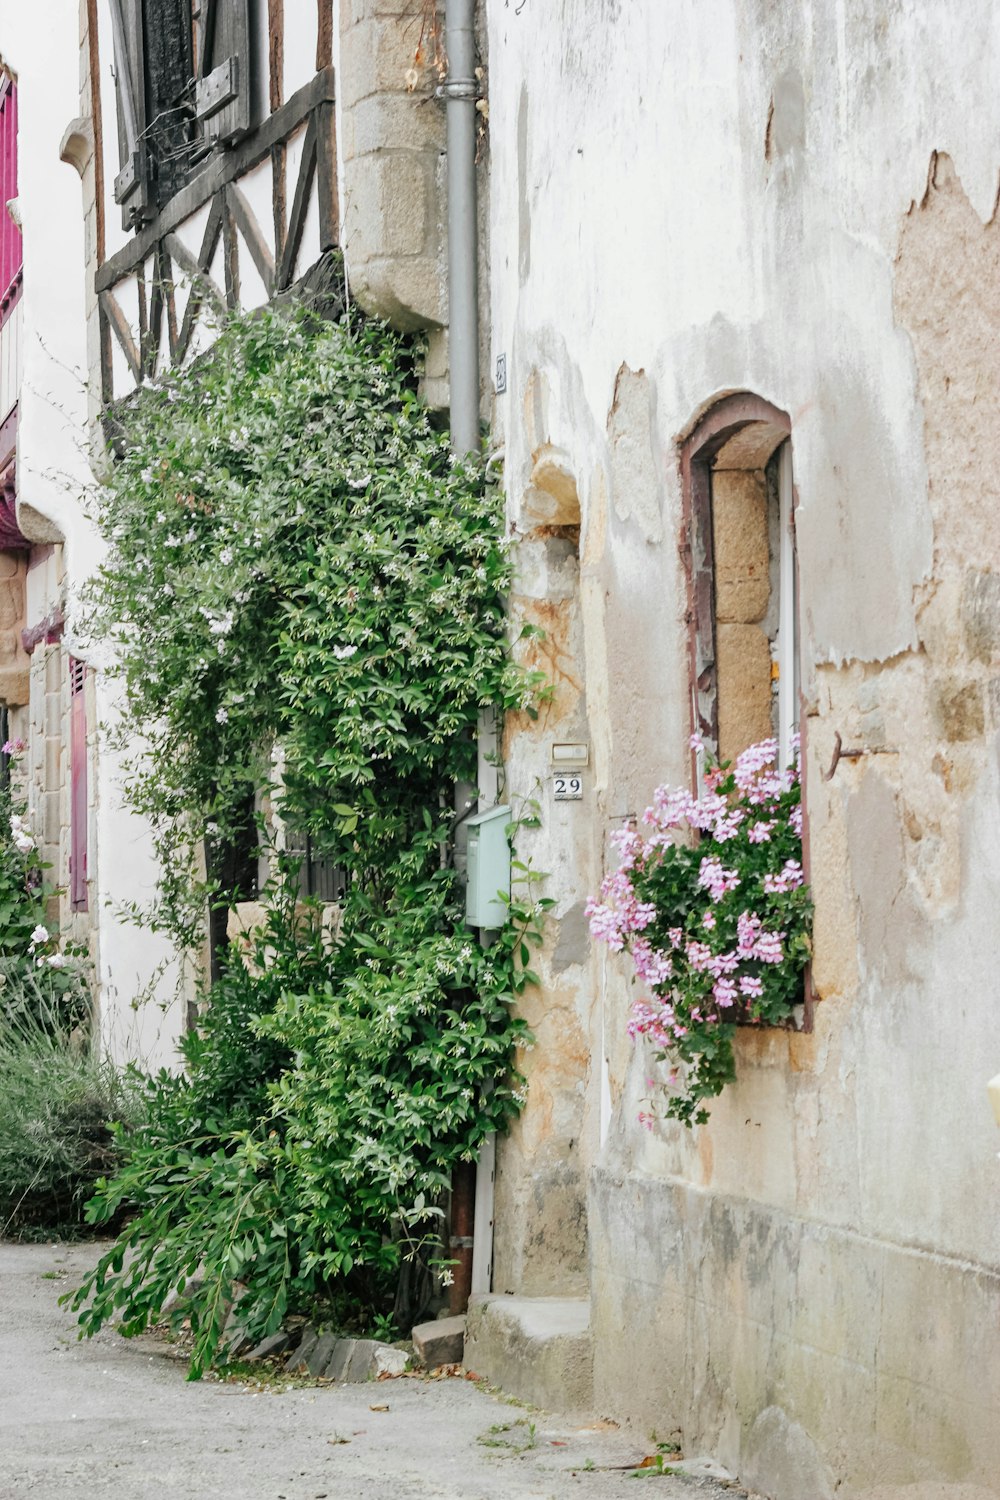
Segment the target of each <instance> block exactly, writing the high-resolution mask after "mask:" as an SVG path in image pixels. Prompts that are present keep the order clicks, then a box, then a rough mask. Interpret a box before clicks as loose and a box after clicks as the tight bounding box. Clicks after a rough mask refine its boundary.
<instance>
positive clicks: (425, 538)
mask: <svg viewBox="0 0 1000 1500" xmlns="http://www.w3.org/2000/svg"><path fill="white" fill-rule="evenodd" d="M121 446H122V453H121V458H120V461H119V462H118V464H117V465H116V467H115V470H114V473H113V474H112V475H111V476H110V480H109V487H108V491H107V494H106V497H105V500H104V504H103V511H102V523H103V527H104V530H105V533H106V535H107V537H108V539H109V542H110V551H109V555H108V558H107V561H106V563H105V566H104V568H103V570H102V572H101V575H100V579H99V581H98V585H97V588H96V590H95V595H94V600H93V604H94V611H95V613H94V620H95V626H96V627H98V628H102V629H103V630H104V631H105V633H107V634H110V635H111V636H112V637H113V639H114V640H115V642H116V644H117V649H118V653H119V657H120V661H121V665H122V670H123V676H124V684H125V694H126V712H125V716H124V721H123V737H124V739H125V740H126V741H128V742H131V743H132V744H133V745H135V746H137V747H138V749H137V750H136V752H135V753H134V754H133V755H132V757H131V766H130V778H129V795H130V796H131V798H132V800H133V803H134V805H135V806H136V807H137V809H139V810H140V811H141V812H143V813H145V814H146V815H147V816H149V817H150V818H151V819H152V822H153V826H154V829H155V830H156V837H157V840H158V846H159V853H160V858H161V861H162V863H163V882H162V887H161V901H160V905H159V907H158V910H157V911H156V913H155V914H154V917H153V919H154V920H156V921H158V922H160V923H162V924H164V925H165V926H167V927H168V928H169V930H171V931H172V932H173V933H174V935H175V937H176V938H177V939H178V940H179V941H180V942H182V943H190V942H192V941H193V940H194V939H195V938H196V937H197V936H198V934H199V932H200V929H201V924H202V921H203V914H204V902H205V897H206V894H209V895H210V896H211V897H212V898H213V899H217V900H222V901H225V900H227V899H230V898H231V897H232V896H233V894H234V892H233V891H232V890H228V891H227V890H226V889H225V888H224V885H223V886H221V887H220V883H219V880H218V878H217V879H216V881H215V886H214V889H207V888H208V887H211V886H212V882H211V881H208V882H206V881H205V879H204V877H203V876H201V875H199V866H198V857H197V856H198V849H199V845H200V841H201V840H202V839H203V838H204V839H205V841H206V844H207V846H208V849H209V852H210V858H209V868H210V869H215V870H216V871H219V870H220V869H222V868H223V863H222V861H220V860H219V859H217V858H212V857H211V856H212V854H213V851H214V852H217V851H219V850H220V849H224V848H225V847H226V845H227V844H228V843H231V842H233V841H234V840H235V839H236V838H238V837H239V836H240V835H241V832H242V831H243V830H244V829H245V823H246V809H247V804H248V799H249V797H250V796H251V795H252V794H256V795H257V797H258V805H259V803H260V798H261V797H262V796H263V797H264V798H265V800H269V801H270V802H272V803H274V802H276V803H277V811H278V813H279V814H280V817H281V818H282V819H284V820H286V821H287V822H289V823H291V824H292V825H294V826H295V827H296V828H297V829H299V830H308V832H309V833H310V835H311V836H312V839H313V841H314V847H315V848H316V849H317V850H318V851H319V852H320V853H321V854H322V855H323V856H325V857H327V858H329V859H331V860H333V861H334V862H335V863H336V864H337V865H338V866H339V867H340V868H341V869H342V870H343V871H344V872H345V874H346V882H347V884H346V893H345V895H344V898H343V901H342V903H341V921H340V926H339V930H338V934H337V937H336V939H335V940H333V941H331V940H330V938H329V936H328V935H324V934H323V932H322V930H321V928H320V927H319V926H318V925H317V922H316V920H315V919H314V918H310V917H309V916H308V915H306V916H303V915H302V913H301V911H297V910H296V906H295V899H294V886H293V885H289V884H287V883H285V884H283V883H282V881H281V880H278V881H276V883H275V885H274V888H273V889H272V891H271V892H270V893H269V896H268V899H269V902H270V916H269V922H268V927H267V930H266V931H265V932H264V933H263V934H261V936H260V938H259V941H258V944H257V950H256V953H255V955H254V961H253V963H251V965H250V966H249V967H244V966H243V964H242V963H240V962H239V961H232V960H231V961H230V963H229V965H228V967H227V969H226V970H225V972H224V973H223V975H222V978H221V979H220V980H219V981H218V982H217V983H216V984H215V985H214V986H213V988H212V991H211V993H210V994H209V996H208V1008H207V1013H206V1017H205V1021H204V1025H203V1028H202V1032H201V1034H200V1035H197V1036H192V1037H190V1038H189V1039H188V1040H187V1043H186V1047H185V1054H186V1062H187V1074H186V1076H185V1077H183V1078H170V1077H168V1076H166V1075H163V1076H161V1077H160V1078H159V1079H156V1080H152V1081H151V1082H150V1083H149V1085H148V1087H147V1090H146V1107H147V1119H146V1123H145V1124H144V1125H143V1126H142V1127H141V1128H140V1129H138V1130H136V1131H134V1132H132V1133H131V1134H127V1135H126V1134H123V1135H122V1137H121V1144H122V1148H123V1150H124V1151H125V1153H126V1158H127V1159H126V1161H125V1165H124V1167H123V1168H122V1170H121V1171H120V1172H119V1173H118V1175H117V1176H116V1177H115V1178H114V1179H113V1180H112V1181H110V1182H109V1183H107V1184H105V1185H104V1186H103V1187H102V1188H101V1190H100V1191H99V1192H98V1194H97V1197H96V1198H95V1201H94V1204H93V1206H92V1209H91V1215H92V1217H93V1219H95V1220H96V1221H101V1220H102V1219H106V1218H108V1217H110V1216H111V1215H113V1214H115V1213H116V1212H117V1211H118V1210H119V1209H120V1208H121V1207H122V1206H123V1205H125V1204H128V1205H131V1208H132V1210H133V1211H134V1213H135V1217H134V1218H133V1219H132V1222H131V1223H130V1225H129V1226H128V1228H127V1229H126V1231H125V1233H124V1235H123V1236H122V1238H121V1239H120V1240H119V1243H118V1245H117V1246H116V1247H115V1249H114V1250H113V1251H112V1252H110V1254H109V1255H108V1256H106V1257H105V1259H104V1260H103V1261H102V1262H101V1263H100V1265H99V1266H98V1268H97V1270H96V1271H95V1273H94V1274H93V1275H92V1276H91V1277H90V1278H88V1280H87V1282H86V1283H85V1285H84V1286H83V1288H81V1290H80V1292H79V1293H78V1294H77V1296H76V1303H75V1305H76V1306H78V1307H83V1306H84V1304H85V1303H87V1302H88V1299H89V1307H87V1308H86V1309H85V1310H84V1312H83V1313H82V1317H81V1321H82V1323H83V1326H84V1328H85V1330H86V1331H88V1332H93V1331H95V1330H96V1329H97V1328H98V1327H100V1326H101V1324H102V1323H103V1322H105V1321H106V1320H107V1319H109V1318H110V1317H112V1316H115V1315H120V1316H121V1317H122V1318H123V1319H124V1327H125V1328H126V1330H127V1331H138V1330H139V1329H141V1328H143V1327H145V1326H147V1324H148V1323H149V1321H150V1320H152V1319H155V1318H156V1317H157V1316H158V1313H159V1309H160V1307H161V1305H162V1303H163V1301H164V1299H165V1297H166V1296H167V1295H168V1293H169V1292H170V1291H171V1289H172V1288H173V1287H175V1286H177V1285H178V1284H179V1283H182V1282H183V1281H184V1280H185V1278H186V1277H188V1276H191V1275H192V1274H193V1272H194V1270H195V1268H197V1267H199V1266H200V1267H201V1290H200V1291H199V1292H198V1294H197V1295H196V1296H195V1299H194V1301H193V1303H192V1304H191V1305H189V1307H188V1308H187V1309H186V1311H187V1314H188V1315H189V1316H190V1318H191V1325H192V1328H193V1330H194V1333H195V1339H196V1350H195V1357H194V1360H193V1364H192V1373H194V1374H198V1373H200V1371H201V1370H202V1369H203V1368H204V1367H205V1365H206V1364H207V1363H208V1362H210V1361H211V1360H212V1359H213V1358H215V1357H217V1354H218V1350H219V1347H220V1338H221V1332H222V1322H223V1317H224V1313H225V1309H226V1306H227V1304H228V1302H229V1300H230V1299H231V1298H232V1297H233V1296H234V1295H235V1293H236V1289H237V1286H238V1285H239V1287H241V1288H242V1287H244V1286H245V1287H246V1288H248V1289H247V1290H246V1291H244V1292H243V1293H242V1297H241V1301H240V1315H241V1318H242V1319H243V1320H244V1322H245V1323H246V1324H247V1325H248V1326H249V1327H250V1328H251V1329H252V1330H253V1331H255V1332H258V1333H264V1332H269V1331H271V1330H272V1329H273V1328H274V1327H276V1326H277V1324H278V1323H279V1322H280V1321H281V1319H282V1318H283V1317H284V1316H285V1315H286V1313H287V1312H288V1311H289V1310H297V1309H303V1308H306V1307H310V1306H314V1305H315V1304H316V1302H317V1301H322V1300H323V1299H324V1298H326V1299H329V1298H336V1297H337V1296H342V1295H343V1293H344V1291H345V1289H346V1290H348V1291H350V1289H351V1288H352V1287H353V1288H356V1287H357V1285H358V1278H359V1276H360V1277H361V1278H362V1281H363V1282H364V1284H365V1286H366V1287H367V1288H368V1291H369V1292H370V1289H371V1286H372V1284H373V1280H372V1279H373V1278H374V1280H375V1282H376V1283H378V1282H379V1278H382V1277H384V1276H385V1274H386V1273H387V1272H390V1271H391V1270H393V1268H395V1267H397V1266H398V1264H399V1261H400V1257H401V1255H402V1254H405V1253H425V1252H427V1253H429V1254H430V1255H431V1257H432V1258H433V1255H434V1253H435V1251H434V1248H433V1246H434V1243H435V1242H437V1241H438V1240H439V1235H440V1212H441V1210H440V1204H441V1202H442V1200H443V1196H444V1194H445V1193H446V1191H447V1188H448V1185H449V1181H450V1176H451V1172H452V1169H453V1167H454V1165H455V1163H456V1162H457V1161H459V1160H463V1159H464V1160H469V1159H471V1158H472V1157H473V1156H474V1155H475V1153H476V1151H477V1149H478V1147H479V1144H480V1143H481V1141H482V1139H483V1137H484V1136H485V1135H486V1134H487V1133H489V1132H491V1131H494V1130H498V1129H502V1128H503V1127H504V1126H505V1125H506V1124H507V1123H508V1122H509V1120H510V1119H511V1117H512V1116H513V1115H514V1114H515V1113H516V1112H517V1110H518V1109H519V1107H520V1103H521V1093H520V1090H519V1087H518V1084H519V1079H518V1078H517V1075H516V1074H513V1073H512V1071H511V1070H512V1062H513V1049H514V1047H515V1045H516V1044H518V1043H519V1042H524V1041H526V1040H527V1033H526V1029H525V1026H524V1023H523V1022H521V1021H519V1020H518V1019H516V1018H515V1017H513V1015H512V1003H513V1001H514V999H515V997H516V994H517V992H518V990H519V989H520V988H521V987H522V986H523V985H524V984H525V983H526V982H528V981H529V980H530V979H531V978H532V977H533V976H531V975H530V971H528V970H527V969H526V967H525V965H526V962H527V955H528V944H529V942H530V941H532V940H537V938H538V936H539V924H540V920H541V918H540V913H541V911H542V910H543V908H544V906H545V905H546V904H547V903H545V902H543V901H538V900H537V899H536V898H535V895H534V892H533V889H532V887H531V884H530V882H529V883H528V886H527V895H526V897H525V899H524V900H523V901H515V902H514V903H512V905H511V908H510V919H509V921H508V924H507V926H506V928H505V929H504V931H503V932H502V933H501V934H500V935H499V937H498V939H497V941H496V942H495V943H494V944H493V946H491V947H490V948H488V949H484V948H483V947H481V946H480V944H479V942H478V940H477V939H476V937H475V936H474V935H473V934H472V933H470V932H469V931H468V930H467V929H466V928H465V926H464V922H463V909H462V891H461V886H460V882H459V881H458V879H457V876H456V874H455V871H454V869H453V868H452V867H451V864H452V861H451V853H452V839H453V835H454V823H455V813H454V800H455V784H456V782H457V781H458V780H459V779H461V778H464V777H474V775H475V765H476V744H475V732H476V726H477V720H478V716H479V714H480V712H481V711H482V710H483V709H492V710H494V711H496V712H499V713H502V712H503V711H504V710H505V709H506V708H509V707H514V706H516V707H518V708H522V707H526V706H529V705H530V702H531V698H532V693H533V691H534V689H535V687H536V685H537V684H536V683H535V682H534V681H533V680H532V678H531V677H529V676H528V675H527V674H525V673H524V672H522V671H520V670H519V669H518V668H517V667H515V665H514V664H513V663H512V661H511V659H510V655H509V651H508V643H507V638H506V616H505V602H504V591H505V589H506V587H507V584H508V579H509V570H508V561H507V555H506V549H505V546H504V540H503V533H502V525H501V514H500V507H499V505H498V503H497V500H496V497H495V496H493V495H491V494H490V493H489V492H488V491H487V489H486V487H485V485H484V482H483V475H482V472H481V470H480V469H479V468H477V467H474V466H466V465H464V464H458V463H456V462H455V461H454V459H453V457H452V455H451V454H450V453H449V450H448V444H447V440H446V438H445V437H444V435H442V434H441V433H439V432H437V431H436V430H435V429H434V427H433V425H432V423H431V420H430V418H429V415H428V413H427V412H426V410H424V409H423V408H422V406H421V405H420V403H419V402H418V400H417V398H416V396H415V394H414V389H413V381H412V375H411V370H410V359H409V354H408V351H407V347H406V345H405V344H404V343H403V342H402V341H401V340H400V339H399V338H398V337H397V336H396V335H394V334H391V333H389V332H387V331H386V330H385V329H383V328H380V327H374V326H371V325H368V326H365V327H362V328H360V329H358V328H352V327H350V326H349V325H348V324H347V323H346V322H341V323H337V324H330V323H324V322H322V321H320V320H319V319H317V318H315V317H311V316H310V315H309V314H308V313H307V312H304V311H302V310H301V309H300V310H299V311H297V312H294V313H290V314H285V313H281V314H279V313H277V312H274V311H266V312H264V313H262V314H260V315H257V316H254V317H244V318H238V319H235V320H234V321H232V322H231V323H229V324H228V325H227V326H226V328H225V329H224V330H223V332H222V334H221V336H220V338H219V340H218V342H217V343H216V344H215V345H214V347H213V349H212V350H211V352H210V353H209V354H208V355H207V356H205V357H204V358H203V359H202V360H201V361H200V362H199V363H198V364H197V365H196V366H193V367H191V368H190V369H187V370H184V371H181V372H179V373H177V374H175V375H174V376H172V377H171V378H170V381H169V383H168V384H167V385H164V386H161V387H159V388H157V389H154V390H149V391H146V392H143V393H142V394H141V395H140V397H139V399H138V401H137V404H136V406H135V408H134V410H133V411H131V412H130V413H128V415H127V417H126V419H125V422H124V428H123V433H122V442H121ZM276 762H278V763H280V781H279V779H278V778H276V775H275V764H276ZM262 831H263V829H262ZM437 1253H438V1254H440V1249H438V1251H437Z"/></svg>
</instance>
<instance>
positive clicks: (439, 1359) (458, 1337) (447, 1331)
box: [411, 1316, 465, 1370]
mask: <svg viewBox="0 0 1000 1500" xmlns="http://www.w3.org/2000/svg"><path fill="white" fill-rule="evenodd" d="M411 1337H412V1339H413V1351H414V1353H415V1354H416V1356H417V1359H418V1360H419V1361H420V1363H421V1364H422V1365H423V1366H424V1367H425V1368H426V1369H428V1370H434V1369H436V1368H437V1366H438V1365H458V1364H461V1362H462V1358H463V1355H464V1353H465V1317H464V1316H462V1317H457V1318H438V1319H437V1321H436V1322H434V1323H418V1324H417V1326H416V1328H414V1330H413V1332H412V1334H411Z"/></svg>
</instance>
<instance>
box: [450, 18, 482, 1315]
mask: <svg viewBox="0 0 1000 1500" xmlns="http://www.w3.org/2000/svg"><path fill="white" fill-rule="evenodd" d="M475 12H476V0H446V3H445V50H446V52H447V55H448V76H447V78H446V80H445V82H444V83H443V84H442V86H441V90H440V92H441V95H442V97H443V98H444V100H445V109H446V125H447V141H448V377H449V392H448V394H449V406H450V412H449V416H450V425H451V446H452V449H453V451H454V452H455V453H457V454H459V455H465V454H467V453H475V454H478V453H480V452H481V444H480V438H479V264H478V254H479V250H478V244H477V238H478V236H477V227H478V226H477V207H476V196H477V195H476V97H477V94H478V85H477V82H476V36H475V29H474V21H475ZM456 792H457V801H458V802H459V803H460V804H463V806H461V807H460V808H459V809H458V810H459V812H461V811H464V804H465V802H466V801H467V800H468V798H469V797H470V796H471V797H472V798H475V795H476V789H475V787H458V788H456ZM476 1198H477V1195H476V1169H475V1167H474V1166H472V1164H471V1163H469V1164H466V1163H462V1164H460V1165H459V1166H457V1167H456V1168H455V1171H454V1172H453V1174H452V1183H451V1225H450V1230H451V1232H450V1255H451V1259H452V1260H453V1262H454V1265H453V1276H454V1281H453V1283H452V1286H451V1292H450V1297H449V1302H450V1310H451V1312H452V1313H462V1312H464V1311H465V1309H466V1308H467V1307H468V1305H469V1293H470V1291H471V1290H472V1255H473V1237H474V1233H475V1228H476V1227H478V1226H476V1225H475V1223H474V1219H475V1208H476Z"/></svg>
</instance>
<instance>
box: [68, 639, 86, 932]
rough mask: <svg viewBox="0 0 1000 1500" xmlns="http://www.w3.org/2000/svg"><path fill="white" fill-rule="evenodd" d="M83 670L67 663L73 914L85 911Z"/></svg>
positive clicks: (78, 664)
mask: <svg viewBox="0 0 1000 1500" xmlns="http://www.w3.org/2000/svg"><path fill="white" fill-rule="evenodd" d="M86 686H87V668H86V667H85V666H84V664H83V662H82V661H77V659H76V657H75V656H71V657H70V659H69V694H70V697H69V703H70V720H69V775H70V793H69V795H70V812H69V827H70V855H69V891H70V902H71V904H72V907H73V910H74V911H86V910H87V814H88V809H87V694H86Z"/></svg>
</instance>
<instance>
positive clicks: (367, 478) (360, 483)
mask: <svg viewBox="0 0 1000 1500" xmlns="http://www.w3.org/2000/svg"><path fill="white" fill-rule="evenodd" d="M371 482H372V476H371V475H370V474H362V475H360V476H359V477H358V478H357V479H349V480H348V481H347V483H348V484H349V485H350V487H351V489H352V490H366V489H367V488H368V486H369V485H370V484H371Z"/></svg>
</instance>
